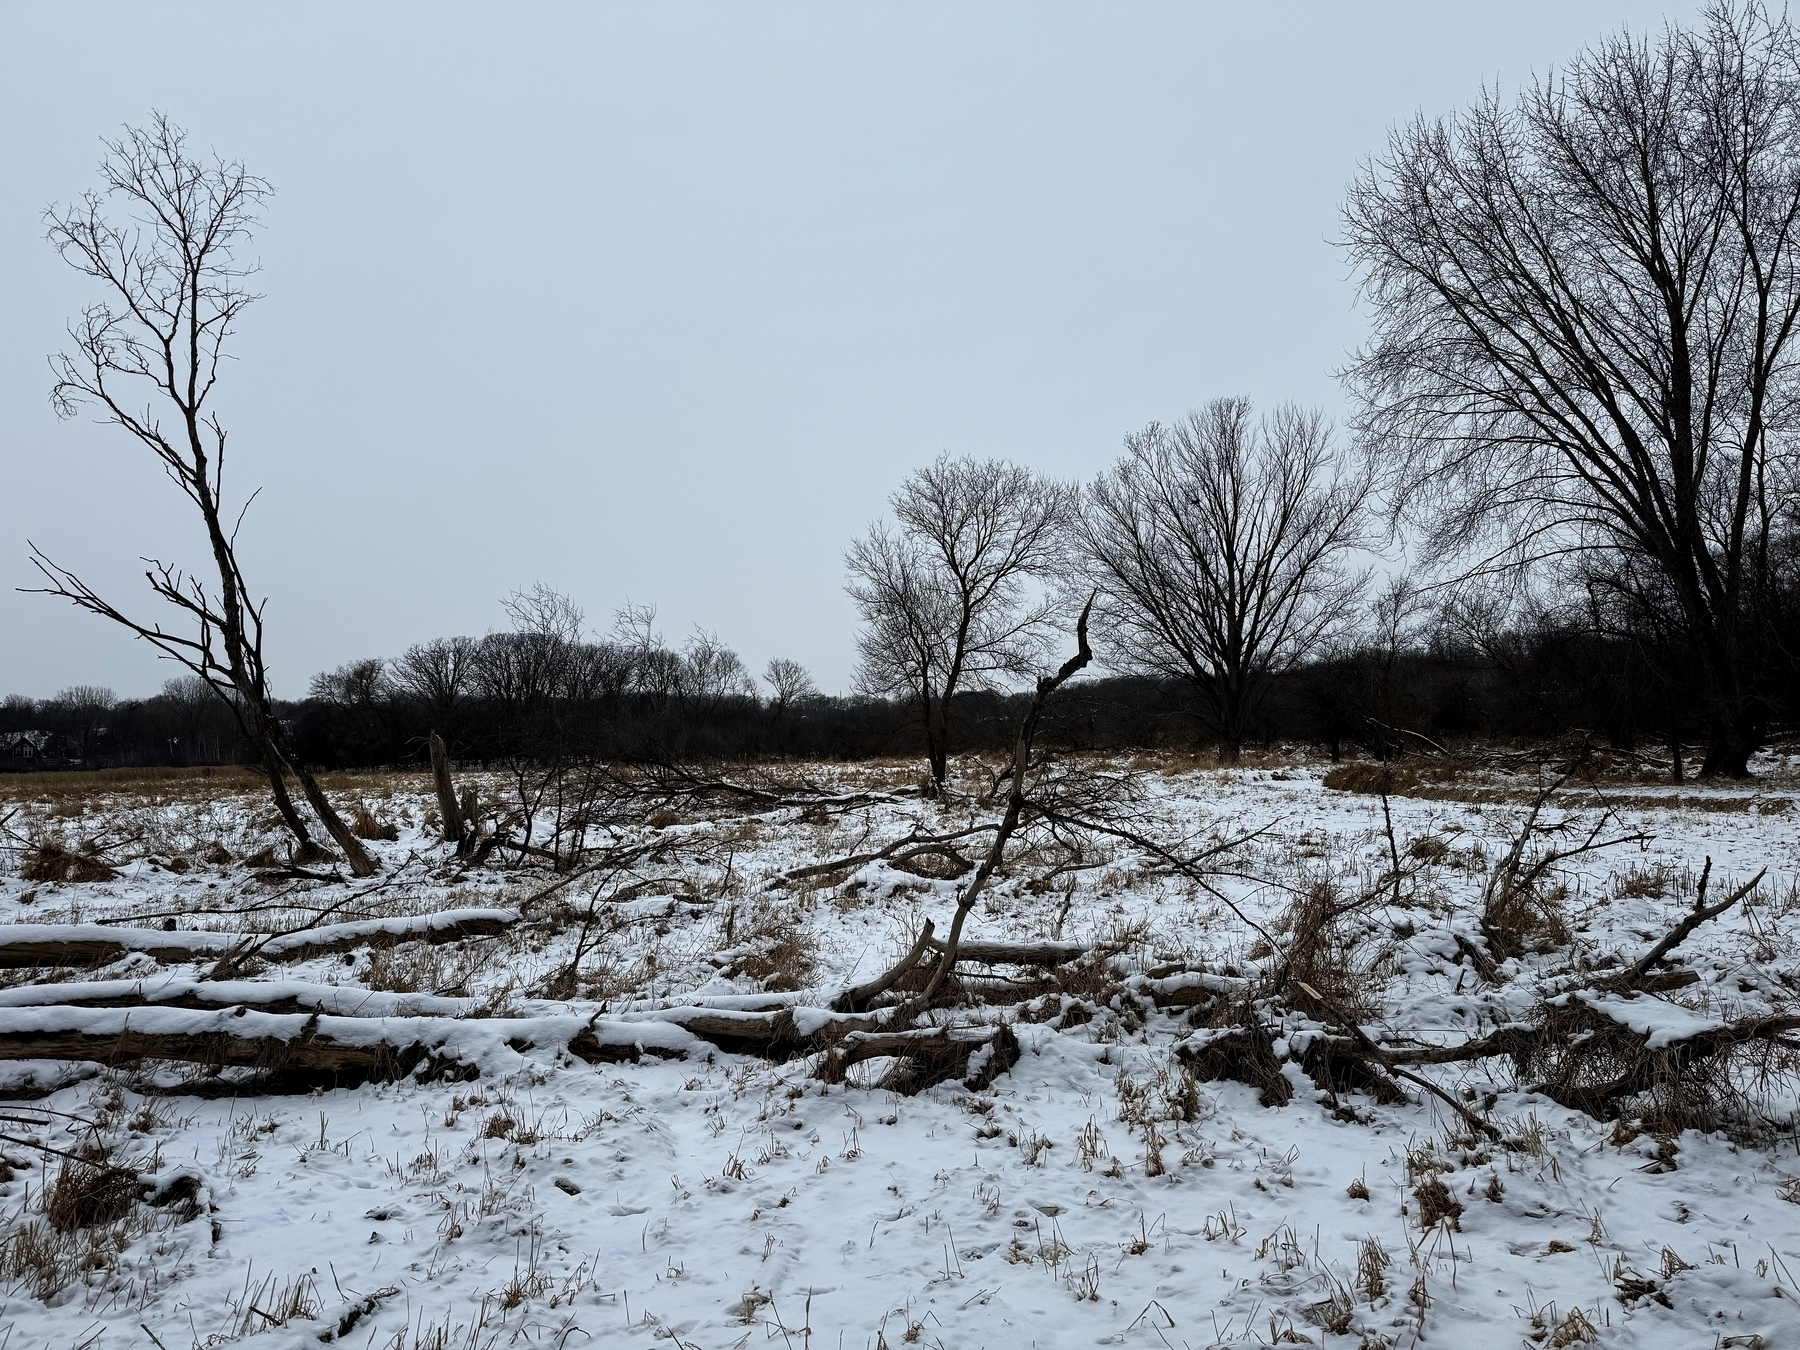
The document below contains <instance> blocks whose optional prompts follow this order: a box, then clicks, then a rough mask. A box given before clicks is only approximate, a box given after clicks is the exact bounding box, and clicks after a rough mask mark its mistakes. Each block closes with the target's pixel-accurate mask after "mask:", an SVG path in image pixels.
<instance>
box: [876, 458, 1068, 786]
mask: <svg viewBox="0 0 1800 1350" xmlns="http://www.w3.org/2000/svg"><path fill="white" fill-rule="evenodd" d="M1070 496H1071V494H1070V493H1069V491H1068V490H1067V489H1066V488H1064V487H1063V486H1061V485H1060V484H1056V483H1052V482H1049V481H1048V480H1046V479H1042V478H1039V477H1038V476H1036V475H1035V474H1033V473H1031V472H1030V471H1028V470H1026V469H1022V468H1019V467H1017V466H1016V465H1012V464H1006V463H1003V462H1001V461H999V460H988V461H985V462H977V461H975V460H972V459H950V458H949V457H947V456H946V457H943V458H940V459H938V460H937V462H936V463H934V464H932V465H931V466H930V467H929V468H925V469H921V470H919V471H918V472H917V473H915V474H913V475H912V476H911V477H910V478H908V479H907V480H906V482H905V483H903V484H901V486H900V489H899V491H897V492H896V493H895V494H894V496H893V499H892V505H893V509H894V519H895V521H896V523H897V526H898V528H897V530H891V529H889V527H887V526H886V525H876V526H874V527H872V528H871V529H870V531H869V533H868V535H867V536H866V537H865V538H863V539H860V540H858V541H857V542H856V543H855V544H853V545H852V546H851V548H850V551H849V553H848V554H847V555H846V557H845V565H846V566H847V567H848V569H849V572H850V583H849V585H848V587H847V590H848V591H849V593H850V598H851V600H852V601H854V602H855V604H856V609H857V614H858V616H859V617H860V618H861V620H862V632H861V634H860V635H859V637H858V638H857V651H858V656H859V658H860V661H859V669H858V676H857V678H858V683H859V685H860V686H861V688H862V689H863V690H864V691H865V692H868V693H871V694H875V695H878V696H881V697H899V698H905V699H908V700H911V701H913V702H914V703H915V704H916V705H917V707H918V709H919V715H920V719H921V722H922V724H923V727H924V731H925V746H926V758H927V759H928V761H929V764H930V782H931V788H932V791H933V792H934V793H935V792H939V791H941V790H942V788H943V785H944V777H945V774H946V773H947V772H948V768H949V754H950V751H949V738H950V708H951V704H952V702H953V701H954V700H955V698H956V696H957V695H958V694H959V693H963V692H966V691H969V690H973V689H979V688H988V687H993V686H994V685H996V684H999V683H1002V682H1005V681H1007V680H1010V679H1016V678H1020V677H1023V676H1026V675H1028V674H1029V673H1030V672H1031V671H1032V670H1033V669H1035V668H1036V663H1037V661H1038V659H1039V657H1040V655H1041V654H1042V652H1043V650H1044V646H1045V643H1046V641H1047V640H1048V637H1049V634H1050V626H1051V618H1052V615H1053V612H1054V610H1053V606H1052V604H1051V603H1050V601H1049V600H1047V599H1039V600H1036V601H1033V600H1032V599H1031V598H1030V597H1029V595H1028V585H1029V583H1030V582H1031V581H1032V580H1034V579H1042V578H1044V577H1047V576H1048V575H1049V574H1050V573H1051V572H1052V570H1053V569H1054V567H1055V564H1056V562H1057V559H1058V554H1059V548H1060V540H1061V536H1062V530H1063V526H1064V523H1065V521H1066V519H1067V516H1068V511H1069V505H1070Z"/></svg>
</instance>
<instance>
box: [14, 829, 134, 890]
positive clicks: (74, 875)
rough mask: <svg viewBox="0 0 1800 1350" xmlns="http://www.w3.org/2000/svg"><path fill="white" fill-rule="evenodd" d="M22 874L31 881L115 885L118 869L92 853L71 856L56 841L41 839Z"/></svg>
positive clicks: (21, 869)
mask: <svg viewBox="0 0 1800 1350" xmlns="http://www.w3.org/2000/svg"><path fill="white" fill-rule="evenodd" d="M19 874H20V875H21V876H22V877H24V878H25V880H27V881H111V880H112V879H113V878H114V877H116V876H118V875H119V873H118V869H117V868H115V867H113V866H112V865H111V864H110V863H107V862H105V861H103V860H102V859H100V858H98V857H96V856H95V855H94V854H92V853H88V852H80V853H77V852H71V851H70V850H69V849H68V848H66V847H64V845H63V844H62V843H60V842H59V841H57V840H54V839H40V840H39V841H38V842H37V843H35V844H33V845H32V846H31V848H30V849H28V850H27V851H26V854H25V865H24V866H23V867H22V868H20V869H19Z"/></svg>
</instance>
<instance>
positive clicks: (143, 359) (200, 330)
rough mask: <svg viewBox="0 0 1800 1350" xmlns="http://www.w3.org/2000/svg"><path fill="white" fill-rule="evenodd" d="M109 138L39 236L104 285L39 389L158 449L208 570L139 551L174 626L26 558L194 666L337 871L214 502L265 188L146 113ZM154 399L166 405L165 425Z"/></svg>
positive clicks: (56, 588)
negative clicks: (94, 166)
mask: <svg viewBox="0 0 1800 1350" xmlns="http://www.w3.org/2000/svg"><path fill="white" fill-rule="evenodd" d="M107 150H108V154H107V158H106V160H105V161H104V163H103V164H102V166H101V177H102V181H103V182H104V184H105V188H106V190H105V192H104V193H103V194H102V193H95V192H89V193H87V194H86V195H85V196H84V197H83V198H82V200H81V201H80V202H79V203H77V204H75V205H72V206H68V207H63V208H57V209H52V210H51V212H50V213H49V220H50V240H51V242H52V243H53V244H54V245H55V246H56V248H57V250H58V251H59V252H60V253H61V254H62V257H63V259H64V261H66V262H67V263H69V265H70V266H72V267H73V268H75V270H76V271H78V272H80V273H82V274H83V275H84V276H87V277H91V278H93V279H94V280H95V281H98V282H100V283H101V284H102V286H103V288H104V290H105V298H104V299H103V300H101V301H99V302H97V303H95V304H93V305H90V306H89V307H88V308H87V309H86V310H85V311H83V313H82V316H81V318H80V319H79V320H78V321H77V322H76V323H74V324H73V325H71V327H70V329H69V336H70V338H71V339H72V341H73V342H74V349H73V350H72V351H69V352H64V353H62V354H61V355H59V356H57V357H56V358H55V359H54V362H53V364H54V367H55V370H56V373H57V380H56V385H55V388H54V389H53V390H52V392H51V400H52V402H53V403H54V404H55V406H56V409H57V412H58V413H59V414H60V415H62V416H64V417H68V416H73V415H74V413H75V412H76V410H77V409H78V408H80V407H82V406H84V405H85V406H93V407H97V408H98V409H99V410H100V413H101V420H102V421H104V422H109V423H111V424H113V425H115V426H118V427H122V428H123V429H124V430H125V431H127V432H128V433H130V434H131V435H132V436H133V437H135V438H136V439H137V440H138V442H139V443H140V444H142V445H143V446H144V447H145V448H147V449H148V450H149V451H150V452H151V454H153V455H154V456H155V457H156V460H157V462H158V463H159V464H160V465H161V467H162V469H163V472H164V473H165V474H167V475H168V477H169V479H170V480H171V481H172V482H173V483H174V484H175V486H176V487H178V488H179V489H180V490H181V492H182V495H183V496H185V497H186V498H187V499H188V500H189V501H190V502H191V503H193V506H194V508H195V510H196V511H197V512H198V513H199V515H200V519H201V523H202V525H203V526H204V528H205V531H206V540H207V545H208V548H209V551H210V552H211V555H212V565H213V567H214V569H216V572H217V585H216V587H209V586H208V585H207V584H206V583H205V582H204V581H203V580H202V579H201V578H200V577H198V576H195V575H192V574H190V573H187V572H185V571H183V570H182V569H181V568H179V567H177V566H175V565H174V564H170V563H164V562H158V561H154V560H152V561H151V562H150V565H149V570H148V571H147V572H146V573H145V575H146V576H147V577H148V578H149V581H150V587H151V590H152V591H153V592H154V593H155V594H156V595H157V596H158V597H159V598H161V599H162V600H164V601H166V602H168V603H169V604H170V605H172V606H174V607H175V609H176V610H177V611H179V612H180V613H181V614H182V616H183V618H184V619H185V620H186V621H187V622H188V623H189V624H191V625H192V628H191V629H190V631H188V632H185V633H184V632H176V631H171V630H169V629H165V628H164V627H163V626H162V624H161V623H160V622H156V621H152V622H148V623H146V622H142V621H140V620H137V619H133V618H130V617H127V616H126V615H125V614H124V613H122V612H121V611H120V610H118V609H116V608H115V607H114V606H113V605H112V604H110V603H109V602H108V601H106V600H105V599H103V598H102V597H101V596H100V595H98V594H97V593H96V592H95V591H94V590H93V589H92V588H91V587H89V586H88V585H87V584H86V583H85V582H83V581H82V580H81V579H80V578H79V577H78V576H76V575H75V574H74V573H72V572H70V571H69V570H68V569H66V568H63V567H60V566H58V565H57V564H56V563H54V562H52V561H51V560H50V559H49V558H48V557H46V556H45V555H44V554H43V553H42V552H40V551H39V550H38V549H37V548H36V547H35V546H34V547H33V548H32V561H33V562H34V563H35V564H36V565H37V568H38V570H39V571H40V572H42V573H43V575H44V577H45V578H46V580H47V581H48V583H49V584H48V586H46V587H43V588H40V590H42V591H43V592H44V593H47V594H51V595H58V596H61V597H63V598H64V599H66V600H70V601H73V602H74V603H75V604H76V605H77V606H78V607H80V608H82V609H85V610H87V611H88V612H89V613H92V614H98V615H100V616H101V617H103V618H107V619H110V620H112V621H113V622H115V623H118V624H120V625H122V626H123V627H125V628H127V629H129V630H130V631H131V632H133V633H135V634H136V635H137V636H138V637H141V638H143V639H144V640H146V641H147V642H149V643H150V644H151V645H152V646H154V647H155V648H156V649H157V650H158V651H160V652H161V653H162V654H163V655H165V656H169V657H173V658H174V659H175V660H177V661H179V662H181V664H183V665H184V666H186V667H187V668H188V669H189V670H190V671H191V672H193V674H195V675H197V676H199V677H200V678H201V679H203V680H205V681H206V682H207V685H208V687H210V688H211V689H212V691H213V692H214V693H215V694H216V695H218V697H219V698H220V699H222V700H223V701H224V702H225V704H226V705H227V706H228V707H229V708H230V709H231V711H232V715H233V716H234V717H235V718H236V720H237V723H238V726H239V727H240V728H241V729H242V730H243V733H244V736H245V738H246V739H247V740H248V741H249V743H250V745H251V746H252V747H253V748H254V749H255V752H256V755H257V758H258V761H259V763H260V766H261V768H262V770H263V772H264V773H265V774H266V775H267V777H268V780H269V788H270V791H271V792H272V793H273V794H274V797H275V804H276V807H277V809H278V810H279V811H280V812H281V817H282V819H283V821H285V822H286V824H287V827H288V829H289V830H290V831H292V832H293V835H294V837H295V840H296V841H297V844H298V848H299V854H300V856H301V858H302V859H305V858H307V857H309V856H316V855H317V852H318V846H317V845H316V844H315V843H314V842H313V840H312V838H311V836H310V835H309V834H308V832H307V829H306V826H305V823H304V822H303V821H302V820H301V818H300V815H299V813H298V812H297V811H296V810H295V809H294V805H293V802H292V801H291V800H290V799H289V796H288V792H287V786H286V782H285V779H286V778H287V777H288V776H290V775H291V776H292V777H293V778H294V779H295V781H297V782H298V783H299V785H300V789H301V792H302V793H303V794H304V796H305V797H306V800H307V802H308V804H309V805H310V806H311V807H312V810H313V813H314V814H315V815H316V816H317V817H318V819H319V823H320V824H322V825H323V826H324V827H325V830H326V832H327V833H329V834H330V835H331V837H332V839H333V840H334V841H335V842H336V843H337V846H338V847H339V848H340V849H341V850H342V851H343V853H344V856H345V858H347V859H348V860H349V863H350V867H351V870H352V871H354V872H355V873H356V874H357V875H358V876H367V875H369V874H371V873H372V872H374V870H375V863H374V860H373V859H371V858H370V856H369V854H368V851H367V850H366V849H365V848H364V847H363V845H362V841H361V840H359V839H358V838H357V837H356V836H355V835H354V834H352V833H351V832H350V829H349V827H348V826H347V825H346V824H345V823H344V821H343V820H342V819H341V818H340V817H339V815H338V813H337V811H336V810H335V809H333V807H332V805H331V803H330V802H329V801H328V800H327V799H326V797H325V794H324V793H323V792H322V791H321V790H320V788H319V785H318V782H317V781H316V780H315V779H314V777H313V775H312V774H311V772H310V771H309V770H308V769H307V767H306V766H305V764H303V763H302V762H301V760H300V758H299V756H298V755H296V754H295V753H294V749H293V746H292V743H291V742H290V740H289V738H288V734H287V731H286V730H285V729H284V728H283V727H282V724H281V722H280V720H279V719H278V718H277V717H276V716H275V707H274V700H273V698H272V696H271V695H270V692H269V677H268V668H267V666H266V665H265V662H264V654H263V640H264V626H263V610H264V606H265V605H266V603H267V602H266V601H262V602H259V601H257V600H255V599H254V598H253V595H252V592H251V591H250V588H249V586H248V584H247V583H246V581H245V578H244V573H243V568H242V566H241V565H240V563H239V559H238V553H237V531H238V527H239V525H240V524H241V523H242V519H243V513H242V511H240V512H239V513H238V515H237V517H236V518H235V519H233V518H230V517H228V516H227V515H226V509H225V506H224V503H223V483H224V469H225V427H224V424H223V423H222V422H221V421H220V420H219V417H218V415H217V414H216V413H215V412H212V411H210V410H209V408H208V400H209V399H210V398H211V396H212V393H213V390H214V388H215V386H216V385H217V383H218V378H219V374H220V369H221V362H222V361H223V360H224V359H225V355H226V346H227V344H228V342H229V340H230V338H231V336H232V334H233V331H234V330H235V327H236V324H237V321H238V319H239V317H240V316H241V315H242V313H243V311H244V308H245V306H247V305H248V304H249V303H250V302H251V301H252V300H254V299H255V298H256V297H255V296H254V295H253V294H252V293H251V292H250V291H249V290H247V289H246V288H245V284H244V283H245V281H246V279H247V278H248V277H249V275H250V274H251V273H252V272H253V271H254V270H255V269H254V267H253V266H252V265H251V264H249V263H247V262H245V261H244V260H243V259H242V258H241V257H240V256H239V251H240V250H241V249H242V248H243V246H244V245H246V244H247V243H248V242H249V240H250V238H251V235H252V233H253V231H254V229H255V226H256V222H257V213H258V210H259V208H260V207H261V206H262V204H263V203H264V202H265V201H266V200H267V199H268V197H269V195H270V193H271V191H272V189H271V188H270V186H269V184H268V183H266V182H265V181H264V180H262V179H260V178H257V177H255V176H254V175H252V174H250V173H249V172H248V171H247V170H246V169H245V168H244V166H243V165H242V164H238V163H230V162H226V161H224V160H218V159H215V160H214V161H213V162H212V163H211V164H203V163H201V162H200V161H199V160H197V159H195V158H193V157H192V156H190V155H189V153H188V150H187V145H186V137H185V134H184V133H183V132H182V130H181V129H180V128H179V127H176V126H174V125H173V124H172V123H170V122H169V121H168V119H167V118H165V117H162V116H160V115H159V116H157V117H156V118H155V119H154V120H153V121H152V123H151V125H150V126H149V127H148V128H147V129H136V128H132V129H128V130H127V131H126V134H125V135H124V137H123V138H121V139H119V140H117V141H111V142H108V143H107ZM114 203H119V204H122V205H123V206H124V207H125V209H126V211H127V214H128V220H129V223H123V224H122V223H119V221H118V220H117V219H115V218H114V217H113V216H112V215H111V214H110V211H111V208H112V206H113V204H114ZM140 398H146V399H147V401H146V402H144V403H139V402H138V400H139V399H140ZM159 410H160V412H161V413H162V414H164V415H168V414H173V426H172V427H171V426H166V425H165V423H164V420H163V416H159Z"/></svg>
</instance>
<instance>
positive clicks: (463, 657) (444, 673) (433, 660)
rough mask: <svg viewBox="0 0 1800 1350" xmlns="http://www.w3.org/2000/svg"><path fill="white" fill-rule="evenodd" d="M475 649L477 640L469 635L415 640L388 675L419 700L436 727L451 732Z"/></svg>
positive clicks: (468, 680)
mask: <svg viewBox="0 0 1800 1350" xmlns="http://www.w3.org/2000/svg"><path fill="white" fill-rule="evenodd" d="M475 649H476V643H475V640H474V639H473V638H466V637H454V638H433V639H432V640H431V641H429V642H418V643H414V644H413V645H412V646H410V647H408V648H407V649H406V650H405V651H404V652H403V653H401V654H400V655H399V656H398V657H396V658H395V659H394V661H393V662H392V663H391V665H390V667H389V674H388V678H389V679H390V680H391V681H392V683H393V687H394V688H395V689H396V690H398V691H399V692H400V693H401V694H403V695H405V696H406V697H408V698H411V699H414V700H416V701H417V702H418V704H419V706H420V707H421V708H423V709H424V711H425V718H426V721H427V722H429V723H430V725H431V727H432V728H433V729H434V730H437V731H443V732H448V731H449V729H450V726H451V723H452V721H453V720H454V718H455V717H456V714H457V712H458V710H459V709H460V708H461V706H462V703H463V700H464V698H465V697H467V695H468V692H469V686H470V684H471V682H472V674H471V671H472V668H473V666H474V662H475Z"/></svg>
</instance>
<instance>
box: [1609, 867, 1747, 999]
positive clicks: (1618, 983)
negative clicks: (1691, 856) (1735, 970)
mask: <svg viewBox="0 0 1800 1350" xmlns="http://www.w3.org/2000/svg"><path fill="white" fill-rule="evenodd" d="M1767 875H1768V869H1767V868H1766V867H1765V868H1764V869H1763V870H1762V871H1760V872H1758V873H1757V874H1756V875H1755V876H1753V877H1751V878H1750V880H1749V881H1747V882H1745V883H1744V884H1743V885H1742V886H1739V887H1738V888H1737V889H1736V890H1735V891H1733V892H1732V893H1731V894H1730V895H1728V896H1726V897H1725V898H1724V899H1723V900H1721V901H1719V903H1718V904H1716V905H1713V906H1711V907H1710V908H1709V907H1708V906H1707V903H1706V883H1707V880H1708V879H1709V878H1710V877H1711V876H1712V859H1711V858H1708V859H1707V860H1706V866H1705V867H1703V868H1702V869H1701V871H1700V885H1699V888H1698V890H1697V891H1696V893H1695V895H1694V908H1693V909H1692V910H1690V911H1689V912H1688V914H1687V915H1686V917H1684V918H1683V919H1682V921H1681V922H1680V923H1678V924H1676V925H1675V927H1674V928H1672V929H1670V930H1669V931H1668V932H1667V933H1666V934H1664V935H1663V939H1662V941H1661V942H1658V943H1657V944H1656V945H1655V946H1654V947H1652V948H1651V949H1650V950H1649V951H1647V952H1645V953H1644V954H1643V955H1642V956H1640V957H1639V958H1638V959H1637V960H1636V961H1633V962H1632V963H1631V964H1630V965H1629V966H1627V967H1626V968H1625V969H1624V970H1623V971H1621V972H1620V973H1619V975H1618V977H1617V978H1616V979H1613V980H1609V981H1608V982H1607V983H1609V984H1611V985H1613V986H1614V987H1616V988H1619V989H1636V988H1642V987H1643V982H1644V979H1645V977H1646V976H1647V975H1648V974H1649V973H1650V967H1651V966H1653V965H1655V964H1656V963H1657V962H1658V961H1660V960H1662V959H1663V957H1665V956H1667V955H1668V954H1669V953H1670V952H1672V951H1674V950H1675V949H1676V948H1677V947H1679V946H1680V945H1681V944H1682V943H1683V942H1685V941H1687V939H1688V936H1689V935H1690V934H1691V933H1692V932H1693V931H1694V930H1695V929H1696V928H1698V927H1699V926H1700V925H1701V924H1703V923H1705V922H1707V921H1708V920H1709V919H1716V918H1718V917H1719V915H1721V914H1723V913H1724V912H1725V911H1726V910H1728V909H1730V908H1731V907H1732V906H1733V905H1735V904H1736V903H1737V902H1738V901H1740V900H1742V899H1743V898H1744V897H1745V896H1746V895H1748V894H1750V892H1751V891H1753V890H1755V889H1756V888H1757V886H1758V884H1760V883H1761V881H1762V879H1763V878H1764V877H1765V876H1767Z"/></svg>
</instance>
